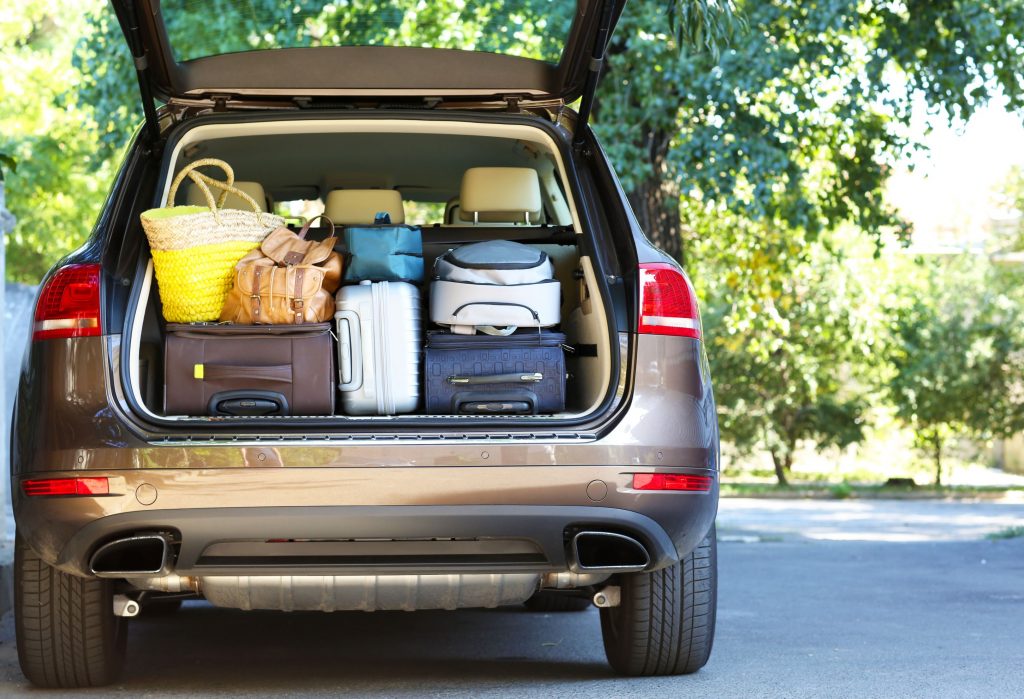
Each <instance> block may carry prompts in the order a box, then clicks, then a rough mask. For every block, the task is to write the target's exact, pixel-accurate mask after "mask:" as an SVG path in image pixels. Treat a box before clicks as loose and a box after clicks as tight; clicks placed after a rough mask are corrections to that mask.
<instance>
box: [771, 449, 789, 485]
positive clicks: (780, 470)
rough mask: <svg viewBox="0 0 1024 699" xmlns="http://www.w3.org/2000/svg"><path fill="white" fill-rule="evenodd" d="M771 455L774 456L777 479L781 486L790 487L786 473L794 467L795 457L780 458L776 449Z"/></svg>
mask: <svg viewBox="0 0 1024 699" xmlns="http://www.w3.org/2000/svg"><path fill="white" fill-rule="evenodd" d="M769 453H770V454H771V455H772V463H773V464H775V477H776V478H778V479H779V485H789V480H788V479H787V478H786V472H787V471H789V468H790V466H792V465H793V457H792V456H790V455H789V454H787V455H786V456H784V457H780V456H779V454H778V452H776V451H775V450H774V449H772V450H771V452H769Z"/></svg>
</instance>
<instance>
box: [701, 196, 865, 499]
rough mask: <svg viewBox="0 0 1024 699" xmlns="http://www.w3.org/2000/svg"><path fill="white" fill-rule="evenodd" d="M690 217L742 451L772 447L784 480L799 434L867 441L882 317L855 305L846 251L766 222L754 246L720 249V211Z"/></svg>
mask: <svg viewBox="0 0 1024 699" xmlns="http://www.w3.org/2000/svg"><path fill="white" fill-rule="evenodd" d="M724 217H725V219H726V222H727V223H729V224H732V225H744V224H743V221H742V220H740V219H738V218H736V217H732V216H729V215H728V214H725V215H724ZM689 223H690V224H691V225H694V226H697V227H698V234H697V236H696V238H695V240H694V241H693V245H694V251H695V252H694V258H695V259H696V260H698V261H699V262H698V263H697V264H696V265H695V269H696V271H697V283H698V287H699V289H700V294H701V296H702V297H703V298H704V315H703V321H704V328H705V342H706V344H707V349H708V356H709V358H710V360H711V365H712V375H713V376H714V379H715V394H716V398H717V400H718V403H719V418H720V424H721V429H722V434H723V436H724V437H725V438H726V439H728V440H729V441H731V442H733V443H734V444H735V445H736V446H737V447H738V448H739V449H740V450H742V451H750V450H752V449H755V448H763V449H766V450H768V451H769V452H770V453H771V455H772V458H773V460H774V461H775V468H776V475H777V476H778V478H779V480H780V482H784V481H785V479H786V474H787V472H788V471H789V469H790V466H791V465H792V460H793V453H794V452H795V450H796V447H797V444H798V442H800V441H802V440H811V441H812V442H814V443H815V444H816V445H817V446H818V447H819V448H825V447H829V446H837V447H845V446H847V445H849V444H854V443H856V442H859V441H861V439H863V423H864V412H865V408H866V403H865V398H864V393H865V389H866V387H868V386H869V385H870V383H871V379H870V376H871V372H872V371H873V370H874V369H875V368H876V366H877V363H878V359H877V357H876V355H875V353H873V352H872V344H873V343H874V335H873V329H874V327H875V324H876V323H877V319H876V318H875V316H874V314H873V313H872V311H871V309H870V307H866V306H863V305H857V304H855V303H851V301H853V300H856V299H859V298H861V297H862V296H863V295H864V289H863V288H862V287H861V285H860V283H859V278H858V276H857V275H856V273H855V265H854V262H853V261H851V260H848V259H845V257H846V254H847V253H846V251H844V250H843V249H842V248H840V247H838V246H835V247H829V246H827V245H826V244H825V243H824V241H818V242H816V243H811V244H806V243H805V241H803V240H802V239H801V234H800V232H799V231H775V230H770V229H764V228H762V229H758V231H759V233H760V235H759V236H757V235H755V232H754V231H753V230H751V231H748V234H749V235H750V237H751V240H752V241H756V242H755V243H754V244H752V245H750V246H747V247H736V248H728V249H722V248H719V247H718V243H717V241H715V240H714V238H713V237H712V235H711V233H713V231H714V230H715V229H716V228H717V226H719V225H721V224H722V223H723V221H722V220H721V219H720V218H717V217H716V218H715V219H713V220H704V219H693V220H691V221H689ZM705 229H707V230H708V232H709V234H708V235H702V233H703V232H704V230H705ZM829 242H833V241H829ZM724 270H729V272H728V273H723V271H724Z"/></svg>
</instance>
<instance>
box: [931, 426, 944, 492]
mask: <svg viewBox="0 0 1024 699" xmlns="http://www.w3.org/2000/svg"><path fill="white" fill-rule="evenodd" d="M932 455H933V456H934V457H935V487H936V488H941V487H942V435H940V434H939V433H938V431H937V430H936V432H935V433H934V434H933V435H932Z"/></svg>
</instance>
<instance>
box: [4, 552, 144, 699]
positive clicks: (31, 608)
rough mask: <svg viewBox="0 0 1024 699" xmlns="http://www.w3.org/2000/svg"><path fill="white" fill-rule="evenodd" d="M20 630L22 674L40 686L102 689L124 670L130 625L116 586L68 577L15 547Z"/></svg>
mask: <svg viewBox="0 0 1024 699" xmlns="http://www.w3.org/2000/svg"><path fill="white" fill-rule="evenodd" d="M14 627H15V634H16V636H17V641H18V661H19V662H20V663H21V671H22V672H23V673H24V674H25V677H27V678H28V680H29V681H30V682H32V684H35V685H37V686H39V687H51V688H58V687H60V688H72V687H99V686H102V685H105V684H110V683H111V682H113V681H114V680H115V679H117V676H118V675H119V674H120V672H121V668H122V666H123V665H124V652H125V644H126V641H127V624H126V622H125V619H122V618H120V617H117V616H114V606H113V586H112V583H111V582H110V581H109V580H93V579H88V578H80V577H77V576H75V575H69V574H68V573H63V572H61V571H59V570H57V569H56V568H53V567H51V566H49V565H47V564H46V563H44V562H43V561H42V560H41V559H40V558H39V557H38V556H37V555H36V554H35V552H33V551H32V549H31V548H29V547H28V545H27V544H25V543H24V542H23V541H22V540H21V539H20V538H18V539H16V540H15V543H14Z"/></svg>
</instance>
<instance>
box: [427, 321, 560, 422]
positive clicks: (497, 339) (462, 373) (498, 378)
mask: <svg viewBox="0 0 1024 699" xmlns="http://www.w3.org/2000/svg"><path fill="white" fill-rule="evenodd" d="M564 343H565V335H563V334H562V333H556V332H550V331H541V332H538V331H537V330H524V331H523V332H519V333H515V334H513V335H506V336H498V335H454V334H451V333H442V332H434V333H429V334H428V335H427V352H426V359H425V365H426V366H425V368H426V371H425V372H424V373H425V375H426V376H425V379H426V381H425V383H426V385H425V393H426V412H427V413H429V414H432V415H536V414H539V413H558V412H561V411H563V410H565V352H564Z"/></svg>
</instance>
